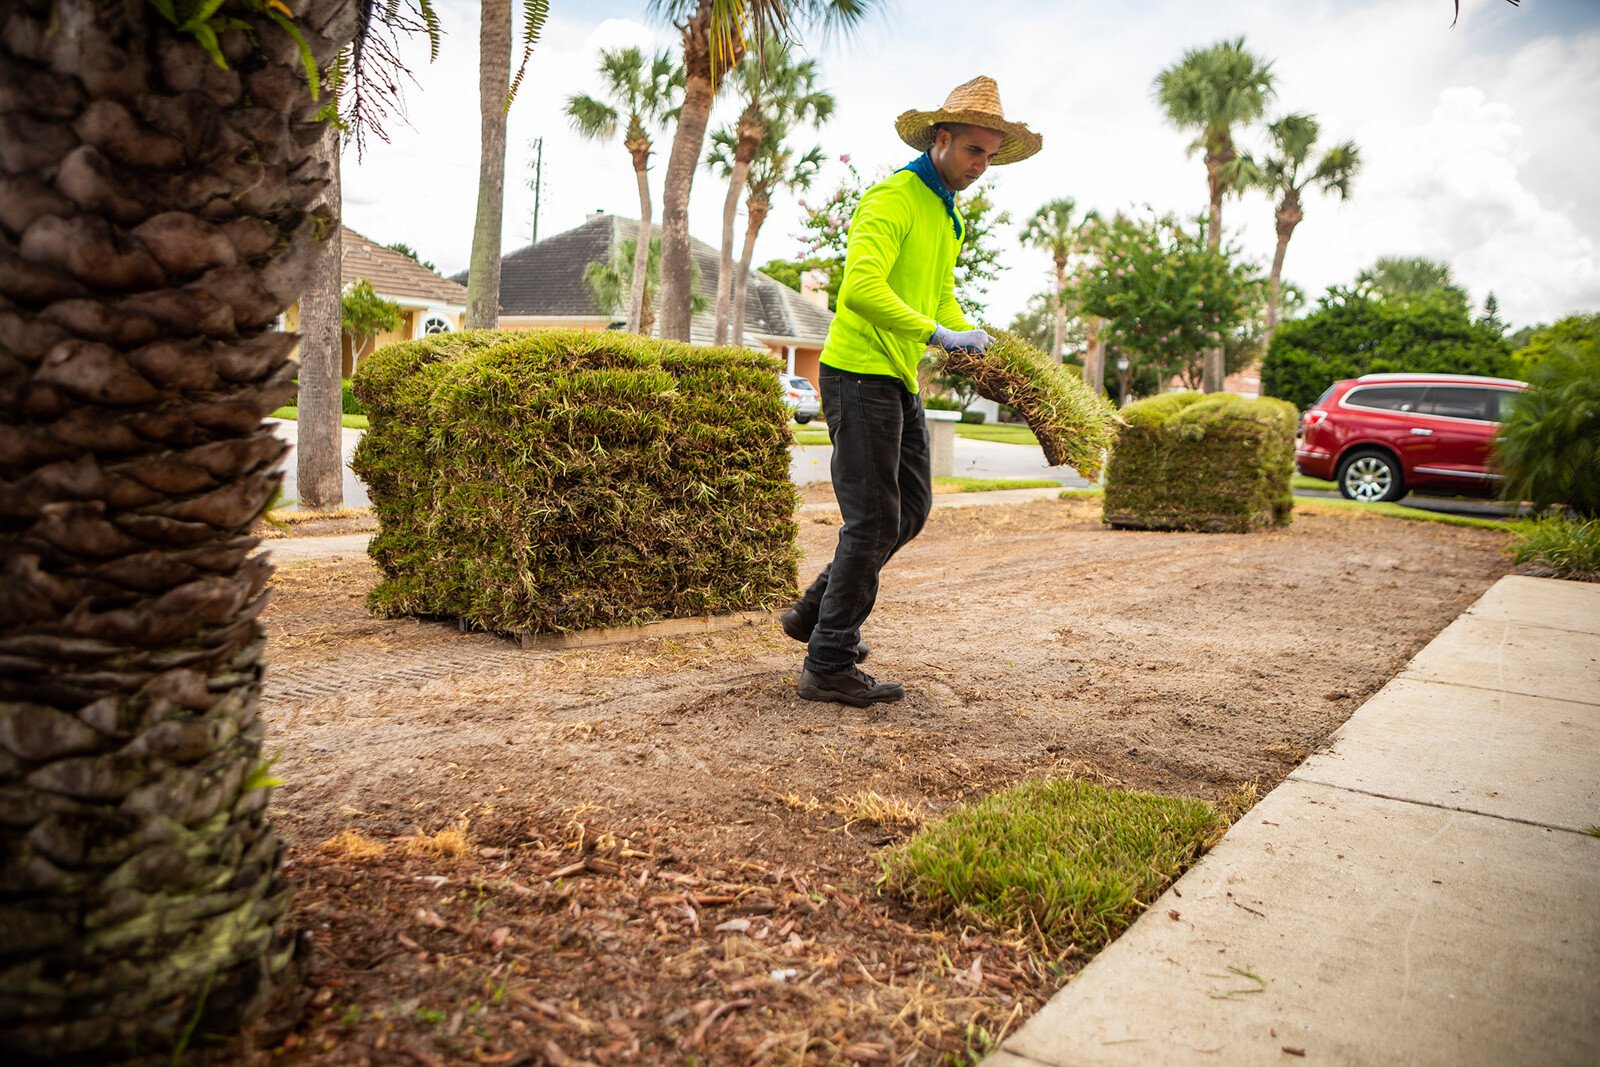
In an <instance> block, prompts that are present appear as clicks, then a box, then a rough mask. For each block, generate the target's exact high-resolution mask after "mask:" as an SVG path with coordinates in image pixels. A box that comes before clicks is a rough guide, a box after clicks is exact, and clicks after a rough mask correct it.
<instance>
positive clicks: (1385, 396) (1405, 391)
mask: <svg viewBox="0 0 1600 1067" xmlns="http://www.w3.org/2000/svg"><path fill="white" fill-rule="evenodd" d="M1426 388H1427V387H1426V386H1421V385H1363V386H1359V387H1357V388H1355V389H1352V390H1350V392H1348V393H1346V394H1345V397H1344V401H1343V402H1344V403H1345V404H1347V405H1349V406H1350V407H1353V408H1376V409H1377V410H1379V411H1416V410H1417V404H1418V402H1419V401H1421V400H1422V394H1423V392H1424V391H1425V390H1426Z"/></svg>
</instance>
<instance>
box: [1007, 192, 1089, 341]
mask: <svg viewBox="0 0 1600 1067" xmlns="http://www.w3.org/2000/svg"><path fill="white" fill-rule="evenodd" d="M1077 210H1078V202H1077V201H1076V200H1074V199H1072V198H1071V197H1070V196H1068V197H1062V198H1061V199H1059V200H1052V201H1050V202H1049V203H1047V204H1045V205H1044V206H1042V207H1040V208H1039V210H1038V211H1035V212H1034V213H1033V217H1032V218H1030V219H1029V220H1028V221H1027V223H1025V224H1024V225H1023V227H1022V233H1021V235H1020V240H1021V241H1022V243H1023V244H1025V245H1031V246H1032V247H1034V248H1037V249H1039V250H1041V251H1043V252H1045V253H1047V254H1048V255H1049V256H1050V260H1051V262H1052V263H1054V264H1055V269H1056V284H1055V289H1054V290H1053V294H1054V295H1053V296H1052V298H1051V302H1050V308H1051V311H1052V313H1053V314H1054V316H1055V323H1056V326H1055V340H1054V342H1053V343H1052V345H1051V348H1050V354H1051V355H1053V356H1055V357H1056V360H1057V361H1060V360H1061V359H1062V358H1063V356H1062V350H1063V348H1064V347H1065V345H1066V336H1067V305H1066V302H1065V301H1064V300H1063V299H1062V295H1061V293H1062V289H1064V288H1065V287H1066V284H1067V261H1068V260H1070V259H1071V258H1072V257H1073V256H1074V255H1076V254H1078V253H1079V252H1081V251H1082V250H1083V243H1084V224H1085V223H1087V222H1088V221H1089V220H1090V219H1092V218H1093V217H1094V213H1093V212H1090V213H1088V214H1087V215H1085V216H1084V217H1082V218H1080V219H1077V220H1076V221H1074V219H1073V217H1072V216H1073V214H1074V213H1075V212H1076V211H1077Z"/></svg>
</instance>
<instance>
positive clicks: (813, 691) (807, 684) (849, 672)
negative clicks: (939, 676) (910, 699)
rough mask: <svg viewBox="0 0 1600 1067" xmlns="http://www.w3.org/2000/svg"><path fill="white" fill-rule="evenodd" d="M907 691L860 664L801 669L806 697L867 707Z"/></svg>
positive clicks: (904, 693)
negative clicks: (814, 670)
mask: <svg viewBox="0 0 1600 1067" xmlns="http://www.w3.org/2000/svg"><path fill="white" fill-rule="evenodd" d="M905 695H906V690H905V687H904V686H902V685H901V684H900V683H899V682H880V681H878V680H877V679H876V678H874V677H872V675H870V674H864V673H862V670H861V668H860V667H848V668H846V669H845V670H842V671H836V672H834V673H833V674H814V673H812V672H811V671H809V670H805V669H802V670H801V671H800V696H801V697H802V698H804V699H806V700H825V701H832V702H833V703H835V704H849V705H852V706H853V707H857V708H865V707H868V706H870V705H872V704H890V703H893V702H894V701H896V700H899V699H900V698H901V697H903V696H905Z"/></svg>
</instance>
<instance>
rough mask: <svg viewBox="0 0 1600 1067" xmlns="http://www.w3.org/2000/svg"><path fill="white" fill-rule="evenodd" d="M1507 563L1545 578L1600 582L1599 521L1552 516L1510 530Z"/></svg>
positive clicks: (1529, 521) (1518, 524)
mask: <svg viewBox="0 0 1600 1067" xmlns="http://www.w3.org/2000/svg"><path fill="white" fill-rule="evenodd" d="M1514 529H1515V530H1516V535H1517V536H1516V538H1515V539H1514V540H1513V541H1512V542H1511V561H1512V562H1513V563H1515V564H1516V565H1517V566H1518V567H1521V568H1523V569H1524V570H1525V571H1527V572H1528V573H1532V574H1537V575H1542V576H1544V577H1547V578H1571V579H1575V580H1577V581H1580V582H1600V519H1587V520H1585V519H1579V518H1576V517H1573V516H1565V515H1553V516H1547V517H1545V518H1541V519H1530V520H1528V521H1526V522H1520V523H1517V524H1516V526H1515V527H1514Z"/></svg>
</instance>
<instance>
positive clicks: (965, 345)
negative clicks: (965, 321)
mask: <svg viewBox="0 0 1600 1067" xmlns="http://www.w3.org/2000/svg"><path fill="white" fill-rule="evenodd" d="M993 342H994V338H993V337H990V336H989V335H988V334H986V333H984V332H983V331H982V330H960V331H957V330H947V329H945V328H944V327H943V326H935V327H934V328H933V336H932V337H930V338H928V343H929V344H930V345H935V346H937V347H939V348H943V349H945V350H946V351H949V350H950V349H960V350H963V351H967V352H983V351H985V350H987V349H988V347H989V345H990V344H992V343H993Z"/></svg>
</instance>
